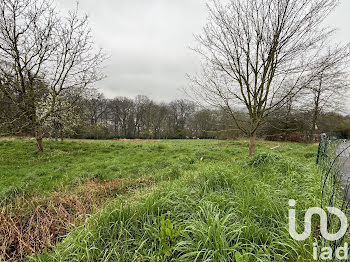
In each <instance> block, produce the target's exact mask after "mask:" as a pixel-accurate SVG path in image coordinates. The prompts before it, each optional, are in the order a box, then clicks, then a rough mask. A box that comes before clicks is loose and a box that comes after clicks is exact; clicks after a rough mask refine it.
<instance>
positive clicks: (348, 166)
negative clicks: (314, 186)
mask: <svg viewBox="0 0 350 262" xmlns="http://www.w3.org/2000/svg"><path fill="white" fill-rule="evenodd" d="M317 165H318V166H319V168H320V170H321V207H322V208H325V207H337V208H339V209H341V211H343V213H345V214H346V215H347V217H350V216H349V215H350V141H347V140H339V139H331V138H329V137H328V136H327V135H325V134H323V135H322V136H321V141H320V144H319V147H318V154H317ZM327 221H328V231H329V232H332V231H333V232H337V231H338V229H339V224H340V222H339V219H337V218H335V217H334V216H332V215H331V214H328V220H327ZM345 236H346V235H345ZM345 236H344V238H345ZM344 238H343V239H340V240H338V241H333V242H332V243H327V241H325V240H324V239H321V244H322V245H324V246H332V247H333V250H335V249H336V248H337V247H339V246H341V245H342V243H343V242H344ZM333 261H336V260H333Z"/></svg>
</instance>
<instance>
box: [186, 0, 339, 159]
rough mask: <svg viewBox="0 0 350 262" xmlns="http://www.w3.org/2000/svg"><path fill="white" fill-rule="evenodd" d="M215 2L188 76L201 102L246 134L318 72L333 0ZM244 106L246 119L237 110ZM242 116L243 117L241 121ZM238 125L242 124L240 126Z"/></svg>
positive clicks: (252, 132) (252, 147)
mask: <svg viewBox="0 0 350 262" xmlns="http://www.w3.org/2000/svg"><path fill="white" fill-rule="evenodd" d="M225 3H227V4H222V3H220V1H219V0H213V1H212V2H211V4H209V5H208V9H209V13H210V17H209V20H208V22H207V25H206V26H205V27H204V32H203V33H202V34H201V35H199V36H197V37H196V39H197V41H198V44H199V45H198V47H197V48H195V51H196V52H198V53H199V54H200V56H201V57H202V58H203V62H202V65H203V66H202V73H201V74H200V75H198V76H194V77H190V79H191V80H192V83H193V85H192V88H191V91H192V92H193V94H194V95H195V96H196V98H197V99H199V100H204V101H206V102H207V103H209V104H211V105H214V106H217V107H220V108H222V109H224V110H225V111H226V112H227V113H228V114H230V115H231V117H232V119H233V121H234V122H235V123H236V125H237V126H238V128H239V129H240V130H241V131H242V132H243V133H244V134H246V135H247V136H248V137H249V138H250V143H249V144H250V145H249V153H250V155H254V154H255V141H256V133H257V129H258V128H259V127H260V126H261V125H263V124H264V122H265V120H266V118H267V116H269V115H270V114H271V113H272V112H274V111H275V110H278V109H279V108H281V107H282V106H284V104H285V103H287V101H288V100H289V99H290V97H293V96H294V95H296V94H297V93H298V92H299V91H300V90H302V89H303V88H305V87H306V86H307V85H308V84H309V83H310V82H311V81H313V79H314V78H315V76H316V75H317V73H319V72H318V71H317V68H316V65H315V63H316V58H315V57H317V54H318V53H319V52H320V46H321V45H322V43H324V41H325V39H326V38H328V37H329V35H330V33H331V31H330V30H326V29H324V28H322V27H321V23H322V21H324V19H325V18H326V17H327V15H328V14H329V13H330V12H331V11H332V10H333V9H334V7H335V6H336V3H337V0H228V1H225ZM235 108H236V109H237V108H238V109H243V108H245V111H246V113H247V114H248V115H249V121H248V123H245V122H244V120H242V119H240V118H239V116H238V115H237V114H236V113H235V112H236V111H237V110H235ZM241 120H242V121H241ZM241 123H244V124H243V125H242V124H241Z"/></svg>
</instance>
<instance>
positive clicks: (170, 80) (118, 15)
mask: <svg viewBox="0 0 350 262" xmlns="http://www.w3.org/2000/svg"><path fill="white" fill-rule="evenodd" d="M56 1H57V2H58V3H59V6H61V7H62V8H63V9H70V8H72V7H74V2H73V1H72V0H56ZM205 2H206V1H205V0H117V1H112V0H98V1H96V0H81V1H80V4H79V6H80V9H81V11H82V12H84V13H87V14H89V16H90V22H91V26H92V29H93V34H94V37H95V40H96V43H97V44H98V45H99V46H101V47H103V48H104V49H105V50H106V51H107V52H108V53H109V54H110V55H111V58H110V60H109V61H108V62H107V63H106V73H107V74H108V78H107V79H105V80H103V81H101V82H100V83H98V84H97V87H98V88H100V90H101V91H102V92H103V93H105V94H106V96H108V97H114V96H119V95H127V96H135V95H137V94H145V95H148V96H150V97H151V98H153V99H157V100H166V101H169V100H171V99H173V98H175V97H185V95H184V94H183V93H182V92H181V89H182V88H183V87H185V86H186V85H187V84H188V82H187V80H186V74H187V73H193V72H195V71H196V70H197V69H198V63H199V61H198V58H197V56H196V55H195V54H194V53H193V52H192V51H190V50H189V49H188V47H189V46H193V45H194V38H193V34H195V33H200V32H201V29H202V27H203V25H204V24H205V21H206V17H207V10H206V7H205ZM349 12H350V1H349V0H342V1H341V5H340V6H339V7H338V8H337V10H336V12H335V13H334V14H333V15H332V16H331V17H330V18H329V19H328V21H327V24H329V25H330V26H336V27H339V28H340V31H339V34H338V35H337V38H336V39H337V40H339V41H349V42H350V34H348V26H349V22H348V13H349Z"/></svg>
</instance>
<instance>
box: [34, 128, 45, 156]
mask: <svg viewBox="0 0 350 262" xmlns="http://www.w3.org/2000/svg"><path fill="white" fill-rule="evenodd" d="M35 139H36V145H37V149H38V153H42V152H44V144H43V132H42V130H41V126H37V127H36V130H35Z"/></svg>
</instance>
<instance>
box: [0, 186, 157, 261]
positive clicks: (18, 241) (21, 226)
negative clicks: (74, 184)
mask: <svg viewBox="0 0 350 262" xmlns="http://www.w3.org/2000/svg"><path fill="white" fill-rule="evenodd" d="M151 183H152V181H149V180H140V179H137V180H131V179H128V180H124V179H114V180H111V181H107V182H99V181H89V182H88V183H86V184H84V185H81V186H79V187H78V188H77V189H76V190H75V191H74V192H73V193H67V192H56V193H53V194H52V195H51V196H50V197H32V198H30V199H28V198H24V197H22V198H18V199H17V200H16V201H15V202H14V203H15V204H11V205H10V204H9V205H7V206H4V207H3V208H2V210H1V211H0V261H2V260H5V261H21V260H23V259H24V258H25V257H26V256H28V255H32V254H38V253H41V252H42V251H43V250H44V249H49V248H51V247H53V246H54V245H55V244H56V243H57V242H58V241H60V240H62V239H63V238H64V236H65V235H66V234H67V233H68V231H69V229H71V228H73V227H74V226H76V225H77V224H79V223H81V222H84V221H85V220H86V218H87V216H88V215H89V214H91V213H92V212H93V210H94V208H95V207H101V206H102V205H104V204H105V203H106V202H108V200H110V199H111V198H112V197H113V196H115V195H117V194H118V193H122V192H123V190H128V189H134V188H137V187H140V186H144V185H148V184H151Z"/></svg>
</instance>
